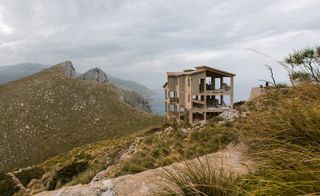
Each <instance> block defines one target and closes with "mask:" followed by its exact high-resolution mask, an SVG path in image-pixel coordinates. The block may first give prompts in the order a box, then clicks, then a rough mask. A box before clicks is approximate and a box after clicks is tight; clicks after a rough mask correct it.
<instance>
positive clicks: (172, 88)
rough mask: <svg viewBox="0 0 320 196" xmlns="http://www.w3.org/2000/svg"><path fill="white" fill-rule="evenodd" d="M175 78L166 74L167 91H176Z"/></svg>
mask: <svg viewBox="0 0 320 196" xmlns="http://www.w3.org/2000/svg"><path fill="white" fill-rule="evenodd" d="M176 83H177V79H176V78H175V77H173V76H168V89H169V91H176V85H177V84H176Z"/></svg>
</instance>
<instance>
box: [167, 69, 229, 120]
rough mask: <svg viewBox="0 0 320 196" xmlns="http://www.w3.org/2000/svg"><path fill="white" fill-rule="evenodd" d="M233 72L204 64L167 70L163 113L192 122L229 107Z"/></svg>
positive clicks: (170, 117)
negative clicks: (180, 69)
mask: <svg viewBox="0 0 320 196" xmlns="http://www.w3.org/2000/svg"><path fill="white" fill-rule="evenodd" d="M234 77H235V74H233V73H229V72H226V71H222V70H218V69H214V68H212V67H208V66H197V67H195V69H190V70H184V71H183V72H167V82H166V83H165V85H164V86H163V87H164V89H165V115H166V118H167V119H172V120H176V121H178V122H181V121H186V122H189V123H190V124H194V123H195V122H197V121H202V120H207V119H209V118H212V117H214V116H216V115H218V114H219V113H221V112H223V111H224V110H226V109H229V108H230V107H231V108H232V106H233V101H234Z"/></svg>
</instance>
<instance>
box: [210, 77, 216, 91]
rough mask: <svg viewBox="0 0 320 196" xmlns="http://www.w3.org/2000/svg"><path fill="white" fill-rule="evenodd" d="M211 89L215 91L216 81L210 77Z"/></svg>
mask: <svg viewBox="0 0 320 196" xmlns="http://www.w3.org/2000/svg"><path fill="white" fill-rule="evenodd" d="M211 88H212V90H215V89H216V79H215V78H214V77H211Z"/></svg>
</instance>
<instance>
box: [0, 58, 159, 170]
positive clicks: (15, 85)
mask: <svg viewBox="0 0 320 196" xmlns="http://www.w3.org/2000/svg"><path fill="white" fill-rule="evenodd" d="M70 63H71V62H70ZM70 63H63V64H58V65H55V66H53V67H51V68H48V69H45V70H43V71H41V72H39V73H35V74H33V75H31V76H29V77H25V78H22V79H19V80H16V81H13V82H10V83H8V84H4V85H1V86H0V113H1V115H0V122H1V123H0V157H5V158H4V159H3V158H2V159H0V171H1V170H3V171H5V170H11V169H14V168H16V167H24V166H27V165H30V164H34V163H38V162H41V161H44V160H46V159H47V158H49V157H51V156H54V155H56V154H58V153H61V152H65V151H67V150H70V149H72V148H74V147H77V146H81V145H84V144H87V143H91V142H94V141H98V140H101V139H104V138H114V137H119V136H123V135H126V134H130V133H133V132H135V131H137V130H140V129H141V128H144V127H145V126H149V125H150V124H152V123H154V120H155V118H154V117H153V116H152V115H150V114H147V113H144V112H140V111H139V110H136V109H134V108H133V107H131V106H129V105H128V104H125V103H124V102H123V98H121V92H120V91H119V89H118V88H116V87H114V86H113V85H112V84H110V83H103V84H101V83H97V82H94V81H83V80H79V79H73V78H70V77H69V76H73V75H74V74H75V73H74V71H73V70H72V69H71V68H72V67H73V66H72V64H71V65H70ZM67 65H68V66H67Z"/></svg>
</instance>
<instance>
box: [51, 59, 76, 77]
mask: <svg viewBox="0 0 320 196" xmlns="http://www.w3.org/2000/svg"><path fill="white" fill-rule="evenodd" d="M54 66H55V67H60V68H62V69H63V74H64V76H65V77H67V78H74V77H75V75H76V70H75V68H74V67H73V65H72V62H71V61H64V62H62V63H59V64H56V65H54Z"/></svg>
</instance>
